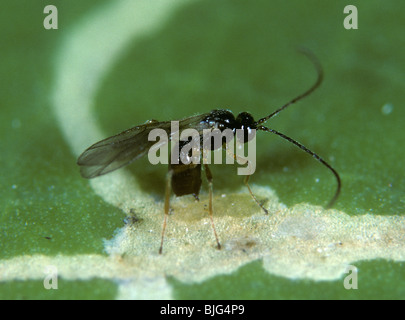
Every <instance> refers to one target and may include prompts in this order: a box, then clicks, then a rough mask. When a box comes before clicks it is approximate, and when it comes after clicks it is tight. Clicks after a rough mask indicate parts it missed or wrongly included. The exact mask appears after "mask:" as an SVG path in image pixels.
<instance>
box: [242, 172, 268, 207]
mask: <svg viewBox="0 0 405 320" xmlns="http://www.w3.org/2000/svg"><path fill="white" fill-rule="evenodd" d="M249 178H250V176H246V177H245V181H244V183H245V185H246V187H247V188H248V190H249V193H250V195H251V196H252V198H253V200H254V201H255V202H256V203H257V205H258V206H259V207H260V208H262V209H263V211H264V214H269V211H267V209H266V208H265V207H264V206H263V205H262V204H261V203H260V202H259V201H258V200H257V198H256V197H255V195H254V194H253V192H252V189H250V186H249Z"/></svg>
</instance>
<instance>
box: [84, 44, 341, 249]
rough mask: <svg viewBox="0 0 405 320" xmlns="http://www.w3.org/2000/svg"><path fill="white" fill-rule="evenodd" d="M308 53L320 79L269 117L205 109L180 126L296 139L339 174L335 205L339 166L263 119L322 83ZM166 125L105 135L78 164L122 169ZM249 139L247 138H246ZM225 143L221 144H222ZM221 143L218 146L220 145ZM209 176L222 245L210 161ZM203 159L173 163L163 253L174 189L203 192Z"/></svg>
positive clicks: (93, 170) (87, 174)
mask: <svg viewBox="0 0 405 320" xmlns="http://www.w3.org/2000/svg"><path fill="white" fill-rule="evenodd" d="M304 54H305V55H306V56H307V57H308V58H309V59H310V60H311V62H312V63H313V64H314V66H315V68H316V70H317V75H318V76H317V80H316V82H315V83H314V84H313V85H312V86H311V87H310V88H309V89H308V90H307V91H305V92H304V93H302V94H300V95H299V96H297V97H295V98H294V99H292V100H291V101H289V102H288V103H286V104H285V105H283V106H282V107H280V108H279V109H277V110H276V111H274V112H273V113H271V114H270V115H268V116H267V117H264V118H261V119H259V120H258V121H255V120H254V119H253V117H252V116H251V115H250V114H249V113H247V112H242V113H240V114H239V115H238V116H237V117H236V118H235V116H234V115H233V113H232V112H231V111H229V110H213V111H211V112H209V113H204V114H200V115H196V116H192V117H188V118H185V119H182V120H180V121H179V130H184V129H187V128H192V129H195V130H197V131H198V132H199V133H200V134H201V135H202V132H203V130H204V129H211V130H214V129H219V130H221V131H222V130H225V129H231V130H233V132H236V130H237V129H242V130H243V132H246V134H248V133H249V132H250V131H251V130H252V129H256V130H260V131H266V132H270V133H274V134H276V135H278V136H280V137H281V138H283V139H285V140H287V141H289V142H291V143H293V144H294V145H296V146H297V147H299V148H300V149H302V150H304V151H305V152H306V153H309V154H310V155H311V156H312V157H314V158H315V159H316V160H318V161H319V162H320V163H321V164H323V165H324V166H326V167H327V168H328V169H329V170H330V171H331V172H332V173H333V174H334V176H335V177H336V180H337V189H336V192H335V195H334V196H333V198H332V200H331V201H330V202H329V204H328V207H331V206H332V205H333V204H334V203H335V201H336V199H337V198H338V196H339V194H340V189H341V180H340V177H339V174H338V173H337V171H336V170H335V169H333V168H332V167H331V166H330V165H329V164H328V163H327V162H326V161H325V160H323V159H322V158H321V157H320V156H318V155H317V154H315V153H314V152H312V151H311V150H309V149H308V148H307V147H305V146H304V145H302V144H301V143H299V142H297V141H295V140H294V139H292V138H290V137H288V136H286V135H285V134H283V133H281V132H278V131H276V130H274V129H271V128H268V127H265V126H264V125H263V123H265V122H266V121H268V120H269V119H270V118H272V117H274V116H276V115H277V114H278V113H279V112H280V111H282V110H284V109H285V108H287V107H288V106H290V105H291V104H293V103H295V102H297V101H299V100H301V99H303V98H304V97H306V96H307V95H309V94H310V93H312V92H313V91H314V90H315V89H316V88H318V86H319V85H320V84H321V82H322V79H323V71H322V67H321V65H320V63H319V62H318V60H317V59H316V58H315V56H313V55H312V54H311V53H309V52H306V51H305V52H304ZM156 128H159V129H163V130H166V131H167V132H169V131H170V129H171V122H170V121H162V122H159V121H156V120H152V121H148V122H147V123H145V124H142V125H138V126H136V127H133V128H131V129H128V130H125V131H123V132H121V133H119V134H117V135H115V136H112V137H109V138H107V139H104V140H102V141H100V142H97V143H95V144H93V145H92V146H91V147H89V148H88V149H87V150H85V151H84V152H83V153H82V154H81V155H80V156H79V159H78V160H77V164H78V165H79V166H81V168H80V172H81V174H82V176H83V177H84V178H88V179H90V178H95V177H98V176H101V175H104V174H106V173H109V172H111V171H114V170H116V169H119V168H121V167H123V166H125V165H127V164H129V163H131V162H133V161H135V160H136V159H138V158H140V157H142V156H144V155H145V154H146V153H147V152H148V150H149V148H151V147H152V145H154V144H155V143H156V142H155V141H148V135H149V133H150V131H151V130H153V129H156ZM245 142H246V140H245ZM220 147H221V146H220ZM220 147H218V148H220ZM203 166H204V172H205V176H206V178H207V181H208V185H209V215H210V219H211V225H212V228H213V231H214V235H215V239H216V243H217V247H218V249H220V248H221V245H220V243H219V240H218V236H217V233H216V231H215V226H214V221H213V208H212V197H213V185H212V174H211V171H210V169H209V167H208V165H207V164H203ZM249 177H250V176H249V175H247V176H246V177H245V180H244V183H245V185H246V186H247V188H248V190H249V193H250V195H251V196H252V198H253V200H255V201H256V203H257V204H258V205H259V206H260V207H261V208H262V209H263V210H264V212H265V213H266V214H267V213H268V212H267V210H266V209H265V208H264V207H263V205H262V204H261V203H260V202H259V201H257V199H256V198H255V196H254V195H253V193H252V190H251V188H250V186H249V183H248V182H249ZM201 182H202V181H201V163H199V164H195V163H190V164H182V163H179V164H169V172H168V175H167V180H166V192H165V204H164V220H163V228H162V236H161V243H160V248H159V253H162V248H163V239H164V234H165V229H166V224H167V217H168V215H169V205H170V195H171V191H172V190H173V192H174V194H175V195H176V196H183V195H188V194H193V195H194V196H195V197H196V198H197V197H198V194H199V192H200V188H201Z"/></svg>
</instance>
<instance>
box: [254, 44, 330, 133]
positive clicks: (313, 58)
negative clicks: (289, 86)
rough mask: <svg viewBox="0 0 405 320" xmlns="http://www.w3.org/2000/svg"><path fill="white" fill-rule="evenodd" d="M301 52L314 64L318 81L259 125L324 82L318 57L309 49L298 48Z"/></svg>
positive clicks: (259, 121) (263, 119)
mask: <svg viewBox="0 0 405 320" xmlns="http://www.w3.org/2000/svg"><path fill="white" fill-rule="evenodd" d="M298 51H299V52H300V53H302V54H304V55H305V56H306V57H307V58H308V59H309V60H310V61H311V62H312V64H313V65H314V67H315V69H316V71H317V74H318V77H317V79H316V82H315V83H314V84H313V85H312V86H311V87H310V88H309V89H308V90H307V91H305V92H304V93H301V94H300V95H299V96H297V97H295V98H294V99H292V100H291V101H289V102H287V103H286V104H285V105H283V106H282V107H280V108H278V109H277V110H276V111H274V112H273V113H271V114H269V115H268V116H267V117H264V118H262V119H260V120H258V121H257V122H256V124H257V125H260V124H262V123H265V122H266V121H267V120H269V119H270V118H272V117H274V116H276V115H277V114H278V113H279V112H281V111H282V110H284V109H286V108H287V107H288V106H290V105H292V104H294V103H296V102H297V101H299V100H301V99H303V98H305V97H306V96H308V95H309V94H311V93H312V92H313V91H314V90H315V89H316V88H318V87H319V86H320V84H321V83H322V80H323V69H322V66H321V63H320V62H319V60H318V58H317V57H316V56H315V55H314V54H313V53H312V52H311V51H309V50H308V49H303V48H301V49H299V50H298Z"/></svg>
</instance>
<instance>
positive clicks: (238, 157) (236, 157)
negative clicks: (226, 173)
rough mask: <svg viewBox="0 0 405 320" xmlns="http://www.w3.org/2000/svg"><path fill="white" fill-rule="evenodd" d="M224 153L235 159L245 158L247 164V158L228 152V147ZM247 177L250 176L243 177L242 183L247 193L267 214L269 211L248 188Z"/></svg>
mask: <svg viewBox="0 0 405 320" xmlns="http://www.w3.org/2000/svg"><path fill="white" fill-rule="evenodd" d="M226 153H228V154H229V155H230V156H232V157H233V158H234V159H235V160H245V161H246V162H247V163H248V164H249V160H248V159H246V158H242V157H240V156H238V155H236V154H234V153H230V152H229V151H228V149H226ZM249 178H250V175H247V176H246V177H245V180H244V184H245V186H246V187H247V188H248V190H249V193H250V195H251V197H252V199H253V200H254V201H255V202H256V203H257V205H258V206H259V207H260V208H262V209H263V211H264V214H269V211H268V210H267V209H266V208H265V207H264V206H263V205H262V204H261V203H260V202H259V201H258V200H257V198H256V197H255V195H254V194H253V192H252V189H250V186H249Z"/></svg>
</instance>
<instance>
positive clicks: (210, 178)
mask: <svg viewBox="0 0 405 320" xmlns="http://www.w3.org/2000/svg"><path fill="white" fill-rule="evenodd" d="M204 171H205V176H206V177H207V181H208V187H209V205H208V209H209V214H210V219H211V226H212V230H213V231H214V236H215V240H216V241H217V248H218V250H220V249H221V244H220V243H219V240H218V235H217V231H216V230H215V225H214V218H213V208H212V197H213V186H212V174H211V170H210V169H209V168H208V165H206V164H204Z"/></svg>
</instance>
